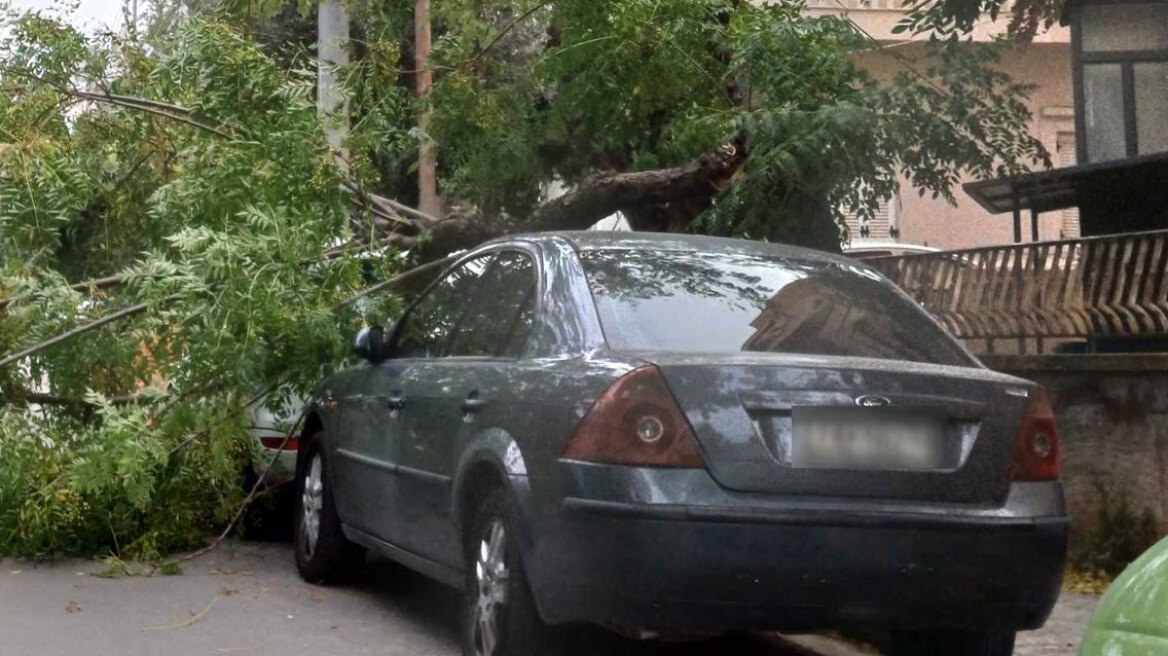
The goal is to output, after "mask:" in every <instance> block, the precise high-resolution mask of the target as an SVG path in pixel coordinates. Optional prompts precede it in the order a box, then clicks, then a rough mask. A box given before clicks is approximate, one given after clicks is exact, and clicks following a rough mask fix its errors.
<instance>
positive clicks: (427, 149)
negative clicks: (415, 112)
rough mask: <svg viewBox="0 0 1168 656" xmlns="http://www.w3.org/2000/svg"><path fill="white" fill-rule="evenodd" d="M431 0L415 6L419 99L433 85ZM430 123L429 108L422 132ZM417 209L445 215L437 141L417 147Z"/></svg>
mask: <svg viewBox="0 0 1168 656" xmlns="http://www.w3.org/2000/svg"><path fill="white" fill-rule="evenodd" d="M430 47H431V31H430V0H417V4H416V5H415V6H414V69H415V70H416V71H417V72H416V73H415V74H414V75H415V77H414V90H415V93H417V94H418V98H425V97H426V96H428V95H430V89H431V88H433V86H434V73H433V71H432V70H431V69H430ZM429 126H430V110H429V109H426V110H425V111H423V112H422V115H421V116H420V117H419V118H418V127H420V128H421V129H422V132H426V130H427V129H428V128H429ZM418 209H420V210H422V211H423V212H425V213H426V214H429V215H430V216H441V215H442V202H441V200H440V199H439V198H438V164H437V160H436V159H435V157H434V144H433V142H431V141H430V140H429V139H427V140H425V141H423V142H422V144H421V145H420V146H419V147H418Z"/></svg>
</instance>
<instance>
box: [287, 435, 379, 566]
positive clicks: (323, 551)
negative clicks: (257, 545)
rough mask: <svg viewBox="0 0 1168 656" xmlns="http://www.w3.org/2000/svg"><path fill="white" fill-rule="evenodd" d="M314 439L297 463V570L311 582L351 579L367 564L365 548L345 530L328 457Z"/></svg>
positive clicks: (319, 442)
mask: <svg viewBox="0 0 1168 656" xmlns="http://www.w3.org/2000/svg"><path fill="white" fill-rule="evenodd" d="M319 437H320V436H319V435H318V436H317V439H313V440H312V441H311V442H310V443H309V444H308V445H307V448H305V449H303V450H302V451H301V453H300V457H299V458H298V459H297V461H296V498H295V501H296V511H295V521H296V526H295V533H294V536H295V549H296V569H297V570H298V571H299V572H300V578H302V579H304V580H305V581H308V582H309V583H341V582H344V581H348V580H351V579H352V578H353V577H354V576H355V575H356V574H357V573H359V572H360V571H361V568H362V566H364V564H365V549H364V548H362V547H360V546H358V545H356V544H353V543H352V542H350V541H349V539H348V538H346V537H345V534H344V532H343V531H342V530H341V520H340V517H338V516H337V508H336V504H335V503H334V501H333V490H332V486H331V485H329V481H331V480H332V479H331V477H330V475H329V474H330V469H329V462H328V458H327V456H326V455H325V450H324V449H323V448H322V446H321V440H320V439H319Z"/></svg>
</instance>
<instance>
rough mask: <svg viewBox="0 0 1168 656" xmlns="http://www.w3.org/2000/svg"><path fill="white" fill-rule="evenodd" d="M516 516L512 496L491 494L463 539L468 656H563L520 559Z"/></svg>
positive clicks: (464, 645)
mask: <svg viewBox="0 0 1168 656" xmlns="http://www.w3.org/2000/svg"><path fill="white" fill-rule="evenodd" d="M518 535H519V528H518V523H517V522H516V520H515V512H514V509H513V507H512V505H511V504H510V502H509V501H508V497H507V494H506V493H505V492H504V491H502V490H498V491H495V492H493V493H491V494H490V495H489V496H487V498H486V499H485V500H484V501H483V503H482V505H480V506H479V507H478V510H477V512H476V513H475V514H474V516H473V518H472V519H471V521H470V522H469V523H468V530H466V531H465V532H464V535H463V554H464V556H465V560H464V561H463V562H465V563H466V568H465V569H466V574H465V576H466V579H465V585H464V593H463V614H462V616H463V622H462V624H463V632H462V634H463V635H462V653H463V654H464V656H546V655H547V654H559V653H561V651H562V650H561V649H559V648H558V646H557V645H558V643H559V640H557V638H558V633H559V631H558V630H556V629H553V628H552V627H550V626H548V625H547V624H545V623H544V622H543V620H542V619H541V618H540V616H539V611H538V609H537V608H536V606H535V599H534V598H533V597H532V595H531V588H530V586H529V585H528V582H527V574H526V571H525V570H524V567H523V562H522V558H521V556H520V553H519V545H518V542H517V537H518Z"/></svg>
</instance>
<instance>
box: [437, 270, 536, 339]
mask: <svg viewBox="0 0 1168 656" xmlns="http://www.w3.org/2000/svg"><path fill="white" fill-rule="evenodd" d="M535 289H536V276H535V264H534V263H533V262H532V261H531V258H530V257H528V256H527V255H525V254H523V253H520V252H516V251H507V252H504V253H501V254H500V255H499V257H498V258H496V260H495V262H494V263H493V264H492V265H491V267H490V268H489V269H488V270H487V272H486V273H484V274H483V277H482V282H481V283H480V284H479V286H478V287H477V288H476V289H475V291H474V298H473V299H469V304H468V305H467V308H466V314H465V315H463V317H462V318H461V319H460V320H459V322H458V328H457V329H456V330H455V333H454V338H453V340H452V341H451V343H450V350H449V355H452V356H481V357H492V356H502V357H518V356H519V354H520V353H521V352H522V351H523V346H524V344H525V343H526V342H527V333H529V332H530V331H531V324H532V322H533V320H534V314H535V312H534V309H535Z"/></svg>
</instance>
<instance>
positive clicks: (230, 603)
mask: <svg viewBox="0 0 1168 656" xmlns="http://www.w3.org/2000/svg"><path fill="white" fill-rule="evenodd" d="M106 569H107V566H105V565H103V564H101V563H98V562H94V561H85V560H71V561H64V562H58V563H51V564H40V565H38V564H33V563H28V562H22V561H14V560H5V561H0V656H57V655H61V656H66V655H67V656H78V655H89V654H117V655H119V656H120V655H124V656H147V655H150V656H153V655H162V656H195V655H200V656H201V655H219V654H238V655H240V656H253V655H261V654H272V655H276V654H280V655H281V656H283V655H285V654H292V653H295V654H310V655H312V656H333V655H336V656H341V655H344V656H360V655H363V654H379V655H394V654H402V655H407V654H408V655H410V656H456V655H457V654H458V653H459V649H458V639H457V633H458V620H457V618H458V605H459V599H458V593H457V592H455V591H454V590H451V589H449V588H446V587H444V586H442V585H439V584H437V583H433V582H431V581H429V580H427V579H424V578H423V577H421V576H418V575H415V574H412V573H409V572H403V571H402V570H401V569H399V568H397V567H396V566H394V565H393V564H391V563H389V562H387V561H384V560H378V559H371V560H370V561H369V563H368V565H367V567H366V570H365V574H364V576H363V577H362V580H361V581H360V582H359V583H357V584H354V585H349V586H343V587H327V588H326V587H319V586H313V585H308V584H306V583H304V582H302V581H301V580H300V579H299V578H298V577H297V575H296V570H295V566H294V565H293V562H292V554H291V547H290V545H288V544H283V543H271V542H266V543H265V542H229V543H225V544H223V545H221V546H220V547H219V548H218V549H216V550H214V551H212V552H211V553H209V554H206V555H204V556H202V557H200V558H197V559H195V560H193V561H190V562H187V563H184V565H183V571H182V573H181V574H179V575H176V576H162V575H158V574H156V575H154V576H121V577H116V578H101V577H98V576H95V574H99V573H101V572H102V571H103V570H106ZM1064 601H1065V602H1066V603H1063V602H1060V609H1059V610H1057V611H1056V613H1055V617H1054V618H1052V621H1051V623H1050V624H1048V627H1051V628H1052V632H1049V635H1048V634H1047V633H1043V632H1035V633H1031V634H1023V635H1022V636H1020V639H1019V650H1018V651H1017V652H1016V653H1017V654H1019V655H1023V656H1056V655H1058V656H1063V655H1066V656H1069V655H1070V654H1073V653H1074V649H1075V647H1076V646H1077V641H1078V633H1079V632H1081V630H1082V629H1081V627H1082V622H1084V621H1085V618H1086V614H1087V613H1088V612H1089V611H1090V607H1091V605H1093V603H1094V602H1093V600H1092V599H1091V598H1089V597H1079V596H1077V595H1071V596H1070V597H1068V599H1065V600H1064ZM795 640H796V641H797V643H798V644H794V643H792V642H789V641H787V640H785V639H782V638H779V637H777V636H754V637H745V638H734V639H720V640H715V641H709V642H705V643H696V644H662V643H634V642H631V641H626V640H621V639H618V638H615V637H612V636H610V635H608V634H605V633H603V632H600V631H587V630H582V631H580V632H579V633H578V635H576V634H574V635H573V636H572V639H571V640H569V644H570V645H571V646H572V648H573V649H572V650H573V651H576V650H579V651H580V652H581V653H590V654H598V653H599V654H631V655H635V656H681V655H697V654H707V653H711V654H712V653H719V654H721V653H734V654H736V655H739V656H752V655H762V654H766V655H767V656H853V655H854V654H858V653H863V652H861V651H859V650H857V649H856V648H854V647H852V646H849V645H846V644H842V643H839V642H835V641H832V640H826V639H820V638H796V639H795ZM798 645H803V646H802V647H801V646H798ZM557 656H558V655H557Z"/></svg>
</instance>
